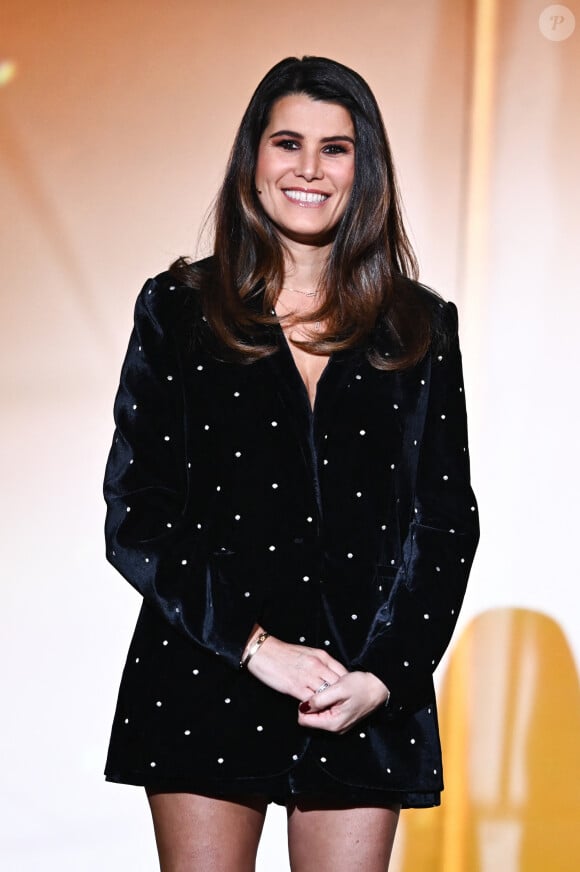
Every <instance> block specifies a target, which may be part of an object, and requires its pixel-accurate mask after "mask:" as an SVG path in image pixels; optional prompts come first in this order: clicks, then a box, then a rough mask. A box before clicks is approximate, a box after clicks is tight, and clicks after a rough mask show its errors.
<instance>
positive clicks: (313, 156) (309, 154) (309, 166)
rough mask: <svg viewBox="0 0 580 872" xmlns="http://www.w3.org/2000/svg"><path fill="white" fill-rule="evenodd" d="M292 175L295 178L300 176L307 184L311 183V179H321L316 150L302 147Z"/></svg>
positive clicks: (320, 166) (318, 156) (319, 162)
mask: <svg viewBox="0 0 580 872" xmlns="http://www.w3.org/2000/svg"><path fill="white" fill-rule="evenodd" d="M294 173H295V175H297V176H301V177H302V178H303V179H305V181H307V182H311V181H312V180H313V179H320V178H322V176H323V175H324V173H323V170H322V163H321V160H320V154H319V152H318V149H317V148H307V147H306V146H303V147H302V149H301V150H300V151H299V152H298V160H297V162H296V167H295V169H294Z"/></svg>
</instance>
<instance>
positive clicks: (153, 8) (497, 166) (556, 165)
mask: <svg viewBox="0 0 580 872" xmlns="http://www.w3.org/2000/svg"><path fill="white" fill-rule="evenodd" d="M547 6H548V4H547V3H544V2H537V0H504V2H502V3H501V4H500V3H499V0H485V2H484V0H480V2H477V0H453V2H452V0H404V2H403V0H398V2H397V0H358V2H357V3H353V2H352V0H348V2H347V0H334V2H333V3H332V4H326V3H324V4H323V3H317V2H313V0H294V2H292V3H290V4H274V3H272V2H266V0H244V2H231V0H230V2H226V0H213V2H211V3H210V2H195V0H166V2H165V3H163V4H159V3H157V2H152V0H140V2H136V0H133V2H132V0H100V2H99V3H94V2H88V0H76V2H75V0H46V2H42V0H4V3H3V8H2V10H1V11H0V15H1V19H0V34H1V40H2V41H1V43H0V51H1V52H2V53H3V57H0V82H3V86H2V87H0V124H1V128H0V135H1V155H0V190H1V192H2V193H1V198H2V199H1V203H2V205H1V209H0V227H1V240H2V241H1V255H2V256H1V260H0V263H1V267H0V268H1V274H2V282H1V285H0V289H1V294H2V307H1V310H0V311H1V322H0V330H1V340H0V341H1V345H0V348H1V354H2V366H1V367H0V389H1V391H2V406H1V409H2V461H1V462H2V467H1V470H0V472H1V476H2V478H1V481H2V500H3V510H2V511H3V514H2V519H1V525H0V535H1V536H2V540H3V549H2V557H1V563H0V566H1V588H0V591H1V594H2V610H1V617H0V663H1V664H2V669H3V689H2V697H3V705H2V708H3V712H4V716H3V719H2V720H3V723H2V734H3V739H2V744H1V747H2V754H3V755H4V760H3V761H2V773H3V778H2V781H3V790H2V796H3V799H2V800H0V803H2V807H1V810H0V821H1V822H2V823H1V824H0V826H2V827H3V828H5V831H4V833H3V834H2V836H1V842H0V859H1V861H2V866H3V868H6V869H10V870H11V872H12V870H15V872H20V870H22V872H32V870H37V869H40V868H42V869H43V870H52V869H54V870H57V869H58V870H59V872H63V870H71V872H72V870H74V872H78V870H83V872H97V870H99V872H101V870H102V869H107V870H109V872H115V870H122V869H123V870H124V869H139V870H143V872H148V870H154V869H155V868H156V861H155V857H154V847H153V838H152V834H151V832H150V827H149V821H148V812H147V810H146V808H145V803H144V800H143V798H142V796H141V794H140V792H139V791H137V790H132V789H130V788H122V787H115V786H110V785H105V784H104V783H103V782H102V777H101V770H102V766H103V761H104V754H105V748H106V742H107V738H108V728H109V722H110V719H111V716H112V711H113V706H114V699H115V694H116V686H117V682H118V678H119V674H120V669H121V666H122V662H123V658H124V653H125V649H126V646H127V643H128V639H129V634H130V632H131V629H132V625H133V622H134V618H135V615H136V611H137V608H138V600H137V596H136V595H135V594H134V593H133V592H132V590H131V589H130V588H129V586H128V585H127V584H126V583H125V582H123V581H122V580H121V578H120V577H119V576H116V575H115V573H114V572H113V570H112V569H111V568H110V567H109V566H108V565H107V564H106V563H105V561H104V556H103V545H102V534H101V528H102V520H103V505H102V502H101V496H100V486H101V477H102V469H103V464H104V461H105V457H106V453H107V450H108V443H109V440H110V437H111V432H112V413H111V408H112V399H113V394H114V390H115V388H116V383H117V379H118V372H119V367H120V363H121V358H122V354H123V352H124V347H125V345H126V341H127V338H128V334H129V330H130V319H131V310H132V306H133V303H134V299H135V295H136V293H137V291H138V290H139V288H140V286H141V284H142V282H143V281H144V279H145V278H146V277H147V276H149V275H152V274H154V273H156V272H158V271H160V270H162V269H164V268H165V267H166V265H167V264H168V262H169V261H171V260H172V259H173V258H174V257H175V256H176V255H178V254H182V253H195V252H196V250H199V251H200V252H204V251H206V250H207V244H206V243H204V241H203V239H202V240H201V242H200V243H199V245H198V233H199V229H200V226H201V224H202V221H203V217H204V215H205V214H206V213H207V210H208V208H209V206H210V204H211V201H212V198H213V196H214V194H215V191H216V189H217V186H218V185H219V182H220V178H221V174H222V171H223V167H224V162H225V160H226V156H227V153H228V149H229V146H230V143H231V140H232V136H233V133H234V130H235V128H236V125H237V123H238V121H239V118H240V116H241V112H242V111H243V108H244V107H245V104H246V103H247V100H248V98H249V96H250V94H251V92H252V90H253V88H254V86H255V85H256V83H257V81H258V79H259V78H260V77H261V76H262V75H263V74H264V72H265V71H266V70H267V69H268V68H269V67H270V66H271V65H272V64H273V63H274V62H275V61H277V60H279V59H280V58H282V57H284V56H286V55H289V54H298V55H302V54H308V53H311V54H322V55H327V56H330V57H333V58H335V59H337V60H340V61H342V62H344V63H347V64H348V65H350V66H353V67H354V68H355V69H357V70H358V71H359V72H361V73H362V74H363V75H364V76H365V77H366V78H367V80H368V81H369V83H370V84H371V86H372V87H373V89H374V91H375V93H376V95H377V97H378V99H379V102H380V104H381V106H382V108H383V112H384V116H385V120H386V124H387V128H388V130H389V132H390V136H391V141H392V146H393V149H394V153H395V158H396V161H397V165H398V169H399V175H400V180H401V186H402V191H403V195H404V199H405V203H406V211H407V215H408V220H409V225H410V229H411V234H412V238H413V240H414V242H415V244H416V247H417V251H418V254H419V258H420V262H421V267H422V278H423V280H424V281H426V282H427V283H429V284H431V285H433V286H434V287H436V288H437V289H438V290H439V291H440V292H441V293H442V294H443V295H444V296H446V297H447V298H451V299H454V300H455V301H456V302H457V303H458V305H459V308H460V315H461V325H462V337H463V346H464V358H465V368H466V383H467V390H468V402H469V409H470V414H471V441H472V453H473V477H474V484H475V487H476V489H477V492H478V496H479V500H480V505H481V511H482V523H483V535H482V543H481V549H480V552H479V556H478V559H477V562H476V567H475V570H474V573H473V577H472V582H471V587H470V591H469V594H468V597H467V600H466V605H465V609H464V613H463V615H462V619H461V621H462V623H461V627H460V629H463V628H465V627H466V626H467V624H468V622H469V621H470V619H472V618H474V617H475V616H476V615H478V614H480V613H481V612H482V611H484V610H487V609H491V608H496V607H524V608H527V609H529V610H532V611H536V612H538V613H541V614H543V615H547V616H550V617H551V618H553V619H554V621H555V622H556V624H557V626H558V627H559V629H560V631H561V633H562V635H563V637H564V638H567V640H568V643H569V644H570V645H571V646H572V651H573V654H574V659H575V662H576V664H578V663H579V662H580V608H579V607H580V594H579V593H578V581H579V578H578V568H577V564H578V561H577V538H578V532H577V517H578V512H577V501H578V496H577V494H578V489H579V484H580V481H579V474H578V466H577V463H576V452H577V445H578V442H579V437H580V433H579V429H580V427H579V416H578V412H577V396H578V386H577V362H576V346H577V337H576V334H577V324H578V321H579V317H580V298H579V294H578V290H579V288H580V283H579V272H580V269H579V265H578V263H579V261H578V255H577V245H578V242H577V240H578V239H579V238H580V232H579V231H580V227H579V224H580V217H579V212H578V208H577V202H578V193H579V173H578V153H579V147H580V129H579V128H580V113H579V112H578V106H579V96H580V52H579V38H580V4H579V0H573V2H572V0H570V2H569V3H568V4H567V8H568V10H570V11H574V12H575V13H576V17H577V19H578V24H579V26H578V29H577V30H576V32H574V33H573V34H572V35H571V36H570V38H568V39H566V40H560V41H557V40H554V39H549V38H548V36H554V35H557V28H558V27H559V26H560V23H559V19H557V18H554V19H553V21H552V24H551V25H549V24H548V25H547V30H546V28H545V29H544V33H543V32H542V30H541V29H540V27H539V24H538V20H539V16H540V15H541V13H542V12H543V10H544V9H545V8H546V7H547ZM566 16H568V19H569V15H568V13H566ZM566 16H564V17H566ZM548 20H549V19H548ZM550 28H551V31H550ZM546 34H547V35H546ZM2 60H3V63H1V61H2ZM491 644H493V642H492V643H491ZM495 659H496V660H497V658H495ZM484 660H485V661H486V662H487V658H485V656H484ZM491 660H493V658H490V661H491ZM571 662H572V663H574V660H572V661H571ZM493 665H494V668H495V669H496V670H499V671H501V670H502V668H503V666H504V664H502V663H494V664H493ZM498 674H499V672H496V673H494V672H493V671H492V672H491V674H490V675H489V676H488V678H487V681H488V683H489V682H491V683H493V682H494V681H495V680H496V679H497V675H498ZM556 681H557V677H556ZM569 686H570V685H568V687H569ZM571 687H572V690H573V694H574V692H575V693H576V697H577V695H578V689H577V687H578V685H577V675H576V673H574V674H573V680H572V684H571ZM560 698H561V706H562V707H561V711H560V712H558V717H560V718H562V717H564V716H565V715H566V711H567V706H568V704H569V698H568V694H566V696H564V694H561V697H560ZM524 735H525V734H524ZM466 747H468V748H469V747H471V746H470V744H469V736H468V737H467V746H466ZM491 750H493V749H492V748H491V746H490V749H488V751H489V753H488V757H487V758H485V762H486V765H488V766H493V765H494V759H495V758H494V756H493V754H492V753H491ZM448 755H449V757H452V756H453V753H452V749H450V750H449V751H448ZM536 765H542V761H536ZM551 772H552V774H551V778H552V782H551V783H553V785H555V786H557V784H558V779H563V778H569V777H570V772H566V771H562V770H561V769H559V768H556V769H555V770H551ZM578 774H580V773H576V777H577V776H578ZM429 814H430V815H435V816H436V815H439V814H440V812H439V811H433V812H429ZM410 815H413V813H412V812H411V813H410ZM433 819H435V818H433ZM406 820H407V821H411V820H412V818H411V817H410V816H407V818H406ZM518 826H519V824H518V823H517V815H516V830H517V827H518ZM520 830H521V827H520ZM517 831H518V832H519V830H517ZM413 832H414V831H413V826H412V824H410V823H407V825H406V826H405V827H404V829H403V831H402V833H401V838H400V840H399V847H398V853H397V858H396V862H395V864H394V865H395V866H396V867H397V868H398V869H400V870H402V869H406V868H408V856H409V854H408V842H409V839H410V837H411V835H413ZM482 832H484V833H488V832H489V830H485V829H484V830H482ZM413 837H414V836H413ZM486 838H487V837H485V838H484V839H483V842H482V845H483V847H482V849H481V850H480V851H479V852H476V855H477V856H476V859H475V860H473V863H474V864H476V865H471V866H470V867H469V868H470V869H471V868H473V869H474V870H475V869H480V868H481V869H482V870H483V869H485V872H487V870H488V869H493V870H494V872H495V870H496V869H498V868H501V869H502V872H515V870H518V869H520V868H522V869H524V868H526V869H532V868H534V867H533V866H532V865H529V863H530V861H527V860H526V861H525V863H527V864H528V865H525V863H524V860H523V859H522V857H523V854H521V852H519V849H518V844H519V842H518V838H517V833H516V838H515V842H514V843H513V845H512V847H511V848H510V851H511V853H509V857H508V855H507V854H505V852H504V853H502V854H501V856H502V862H501V864H500V865H497V864H496V865H494V862H495V861H490V860H489V857H490V856H491V857H492V858H493V857H494V856H495V855H494V854H493V850H492V849H493V847H494V844H496V843H495V842H494V841H493V840H494V839H495V838H496V837H495V836H493V835H491V836H489V839H488V841H487V842H486ZM282 839H283V814H282V812H280V811H278V812H276V810H274V812H273V814H272V816H271V820H270V822H269V823H268V825H267V829H266V834H265V839H264V843H263V846H262V849H261V854H260V864H261V865H260V866H259V868H260V869H261V870H266V869H271V868H275V869H276V870H283V869H284V868H287V867H285V866H284V864H283V862H282V861H279V860H275V859H274V858H275V857H276V856H278V855H279V854H278V852H279V849H280V843H281V841H282ZM490 840H491V841H490ZM512 842H513V839H512ZM406 844H407V848H406ZM484 849H485V850H484ZM490 850H491V854H490ZM406 851H407V859H406V856H405V852H406ZM486 858H487V859H486ZM470 862H471V861H470ZM490 862H491V865H489V864H490ZM425 863H427V865H425V869H429V870H431V869H434V868H435V865H434V864H435V861H434V860H426V861H425ZM437 868H439V867H437ZM442 868H444V867H442ZM450 868H451V866H450V865H449V864H448V865H447V867H446V870H448V869H450ZM466 868H467V867H466V866H464V867H463V869H466ZM554 868H555V867H554ZM561 868H564V867H563V866H562V867H561ZM566 868H567V867H566ZM570 868H572V867H570ZM574 868H577V866H575V867H574ZM395 872H397V869H395ZM413 872H421V870H420V869H418V867H417V866H415V868H414V870H413Z"/></svg>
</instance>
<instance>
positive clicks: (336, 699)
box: [298, 672, 389, 733]
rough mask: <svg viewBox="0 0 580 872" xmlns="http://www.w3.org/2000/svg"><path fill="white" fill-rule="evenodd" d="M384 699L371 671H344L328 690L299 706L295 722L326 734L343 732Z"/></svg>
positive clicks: (386, 695)
mask: <svg viewBox="0 0 580 872" xmlns="http://www.w3.org/2000/svg"><path fill="white" fill-rule="evenodd" d="M329 683H330V682H329ZM388 698H389V691H388V689H387V687H386V686H385V685H384V684H383V682H382V681H381V680H380V678H377V677H376V675H373V674H372V672H347V673H345V674H344V675H343V676H342V677H341V678H339V679H338V681H336V682H335V683H334V684H331V687H328V688H326V690H323V691H321V692H320V693H314V694H313V695H312V696H311V697H310V698H309V699H307V700H306V701H305V702H303V703H301V704H300V705H299V707H298V723H299V724H300V726H302V727H312V728H314V729H317V730H328V731H329V732H330V733H346V732H347V731H348V730H350V728H351V727H352V726H353V725H354V724H356V722H357V721H360V720H361V718H364V717H366V716H367V715H369V714H370V713H371V712H372V711H374V710H375V709H376V708H378V706H380V705H383V703H385V702H386V701H387V700H388Z"/></svg>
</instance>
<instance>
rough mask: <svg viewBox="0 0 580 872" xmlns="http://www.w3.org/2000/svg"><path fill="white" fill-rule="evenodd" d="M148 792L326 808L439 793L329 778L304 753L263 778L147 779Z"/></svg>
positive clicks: (429, 800) (403, 801) (403, 802)
mask: <svg viewBox="0 0 580 872" xmlns="http://www.w3.org/2000/svg"><path fill="white" fill-rule="evenodd" d="M144 787H145V789H146V790H147V792H148V793H197V794H201V795H203V796H210V797H214V798H216V799H231V800H236V799H242V798H247V797H257V796H261V797H264V798H265V799H266V801H267V802H274V803H276V804H277V805H283V806H286V807H288V806H292V805H300V804H301V803H305V802H306V803H308V804H309V805H311V804H312V803H314V804H315V805H320V807H322V808H326V807H331V808H334V807H353V806H371V807H373V808H380V807H391V806H401V807H402V808H406V807H409V806H412V807H414V808H417V807H419V808H421V807H423V808H427V807H430V806H436V805H439V804H440V794H439V793H403V792H398V791H390V792H389V791H385V790H379V789H376V788H370V787H356V786H352V785H350V784H345V783H344V782H342V781H339V780H338V779H335V778H333V777H332V776H331V775H329V774H328V772H325V771H324V770H323V769H321V768H320V767H319V766H318V765H317V763H316V761H315V760H314V759H313V758H312V756H311V755H309V754H308V753H306V754H305V755H304V756H303V757H302V758H301V759H300V760H299V762H298V763H297V764H296V766H294V767H293V768H292V769H290V770H289V771H288V772H283V773H281V774H279V775H271V776H268V777H267V778H238V779H235V780H231V781H220V782H211V783H210V782H203V781H202V780H200V781H197V780H195V781H194V780H193V779H191V778H183V779H181V778H160V779H155V778H151V779H148V780H147V782H146V784H145V785H144Z"/></svg>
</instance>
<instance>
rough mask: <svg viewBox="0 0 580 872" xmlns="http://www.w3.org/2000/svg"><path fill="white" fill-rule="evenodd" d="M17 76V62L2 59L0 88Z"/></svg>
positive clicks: (0, 62) (0, 64) (0, 63)
mask: <svg viewBox="0 0 580 872" xmlns="http://www.w3.org/2000/svg"><path fill="white" fill-rule="evenodd" d="M15 76H16V64H15V63H14V61H8V60H6V61H0V88H1V87H2V86H3V85H7V84H8V83H9V82H11V81H12V79H13V78H14V77H15Z"/></svg>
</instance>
